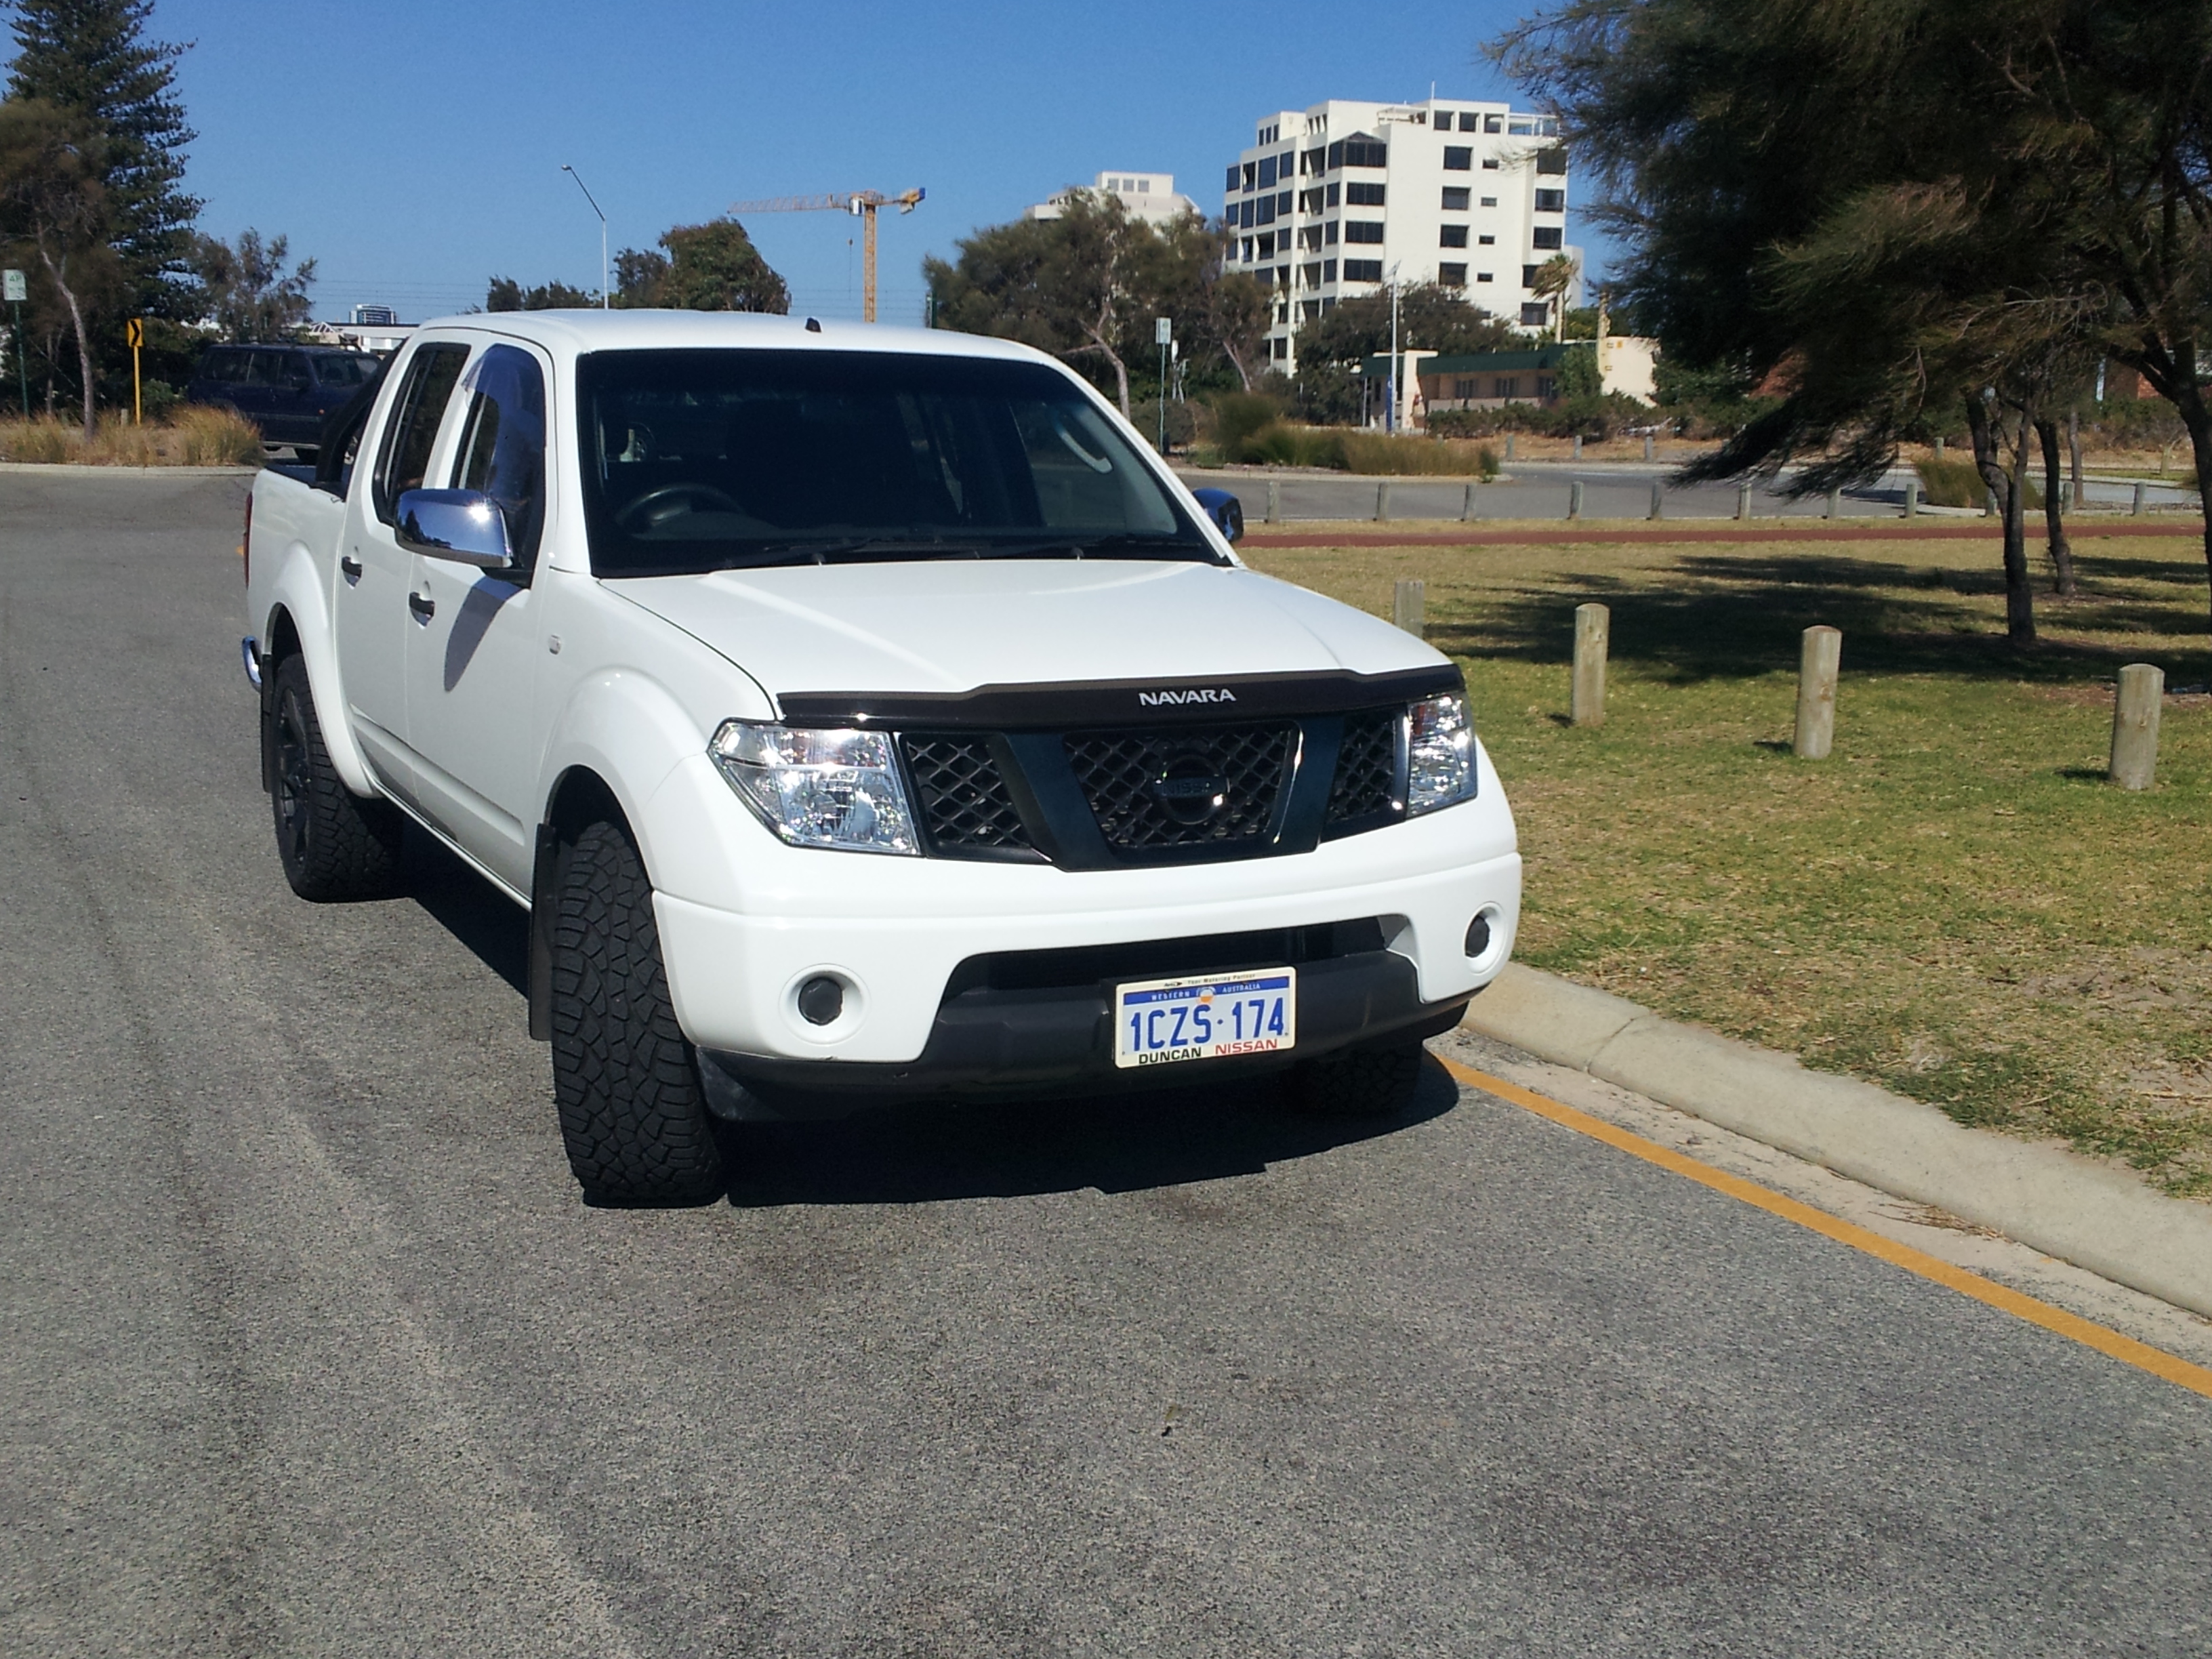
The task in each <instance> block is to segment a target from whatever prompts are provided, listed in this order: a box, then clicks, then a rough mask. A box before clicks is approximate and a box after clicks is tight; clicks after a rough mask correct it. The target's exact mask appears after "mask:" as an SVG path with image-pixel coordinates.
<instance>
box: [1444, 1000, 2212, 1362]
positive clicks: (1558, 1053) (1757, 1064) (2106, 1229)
mask: <svg viewBox="0 0 2212 1659" xmlns="http://www.w3.org/2000/svg"><path fill="white" fill-rule="evenodd" d="M1462 1024H1463V1025H1464V1026H1465V1027H1466V1028H1467V1029H1468V1030H1471V1031H1477V1032H1480V1033H1481V1034H1482V1035H1483V1036H1487V1037H1492V1038H1494V1039H1496V1040H1497V1041H1498V1042H1505V1043H1510V1044H1511V1045H1512V1046H1513V1047H1515V1048H1522V1049H1526V1050H1527V1051H1528V1053H1530V1054H1534V1055H1536V1056H1538V1057H1539V1058H1540V1059H1543V1060H1550V1061H1552V1062H1553V1063H1554V1064H1555V1065H1561V1066H1574V1067H1576V1068H1577V1069H1578V1070H1581V1071H1586V1072H1588V1073H1590V1074H1591V1075H1592V1076H1594V1077H1598V1078H1601V1079H1604V1080H1605V1081H1606V1082H1607V1083H1612V1084H1615V1085H1619V1086H1620V1087H1621V1088H1624V1089H1632V1090H1633V1091H1636V1092H1637V1093H1638V1094H1640V1095H1644V1096H1646V1097H1649V1098H1650V1099H1653V1100H1656V1101H1658V1102H1660V1103H1662V1104H1664V1105H1668V1106H1672V1107H1674V1108H1675V1109H1677V1110H1680V1111H1684V1112H1687V1113H1689V1114H1690V1115H1692V1116H1693V1117H1701V1118H1704V1119H1705V1121H1708V1122H1711V1123H1717V1124H1719V1125H1720V1126H1721V1127H1723V1128H1726V1129H1732V1130H1734V1131H1735V1133H1738V1134H1741V1135H1748V1136H1749V1137H1750V1138H1751V1139H1753V1140H1758V1141H1763V1142H1765V1144H1766V1145H1767V1146H1776V1147H1779V1148H1780V1149H1781V1150H1782V1151H1784V1152H1790V1153H1792V1154H1794V1155H1795V1156H1796V1157H1798V1158H1805V1159H1807V1160H1808V1161H1810V1162H1812V1163H1814V1164H1820V1165H1822V1166H1824V1167H1826V1168H1827V1169H1830V1170H1834V1171H1835V1172H1836V1173H1837V1174H1838V1175H1842V1176H1850V1178H1851V1179H1852V1180H1854V1181H1861V1182H1865V1183H1867V1184H1868V1185H1869V1186H1871V1187H1878V1188H1881V1190H1883V1191H1884V1192H1887V1193H1893V1194H1896V1195H1897V1196H1898V1197H1899V1198H1905V1199H1911V1200H1913V1201H1915V1202H1916V1203H1921V1204H1929V1205H1933V1206H1936V1208H1938V1209H1941V1210H1947V1211H1948V1212H1950V1213H1951V1214H1953V1215H1955V1216H1957V1217H1959V1218H1960V1219H1962V1220H1966V1221H1971V1222H1972V1223H1974V1224H1975V1225H1978V1226H1984V1227H1992V1228H1995V1229H1996V1231H1999V1232H2001V1233H2003V1234H2005V1235H2006V1236H2007V1237H2011V1238H2015V1239H2017V1240H2019V1241H2020V1242H2021V1243H2023V1244H2027V1245H2029V1246H2031V1247H2032V1248H2033V1249H2039V1250H2041V1251H2042V1252H2043V1253H2044V1254H2045V1255H2053V1256H2057V1257H2058V1258H2059V1259H2060V1260H2062V1261H2071V1262H2073V1263H2074V1264H2075V1266H2077V1267H2087V1269H2088V1270H2089V1271H2090V1272H2092V1273H2097V1274H2099V1275H2100V1276H2102V1277H2103V1278H2106V1279H2112V1281H2114V1282H2115V1283H2117V1284H2121V1285H2127V1286H2129V1287H2130V1289H2133V1290H2138V1291H2142V1292H2143V1293H2144V1294H2145V1295H2148V1296H2154V1297H2158V1298H2159V1299H2160V1301H2162V1302H2169V1303H2172V1304H2174V1305H2175V1306H2176V1307H2180V1308H2186V1309H2188V1310H2190V1311H2191V1313H2195V1314H2197V1315H2200V1316H2203V1317H2204V1318H2208V1319H2212V1209H2206V1208H2203V1207H2200V1206H2197V1205H2194V1204H2189V1203H2185V1202H2183V1201H2182V1200H2179V1199H2171V1198H2165V1197H2161V1196H2160V1194H2156V1193H2154V1192H2152V1191H2150V1190H2149V1189H2148V1188H2146V1187H2144V1186H2143V1185H2142V1183H2141V1182H2138V1181H2136V1179H2135V1178H2133V1177H2132V1176H2129V1175H2127V1174H2126V1173H2125V1172H2124V1171H2122V1170H2115V1169H2112V1168H2110V1167H2108V1166H2107V1165H2105V1164H2098V1163H2095V1162H2093V1161H2092V1160H2090V1159H2088V1158H2078V1157H2076V1156H2075V1155H2074V1154H2073V1153H2071V1152H2062V1151H2059V1150H2057V1149H2056V1148H2053V1147H2050V1146H2034V1145H2031V1144H2029V1143H2027V1142H2024V1141H2014V1140H2008V1139H2004V1138H2003V1137H2002V1136H1998V1135H1993V1134H1986V1133H1982V1132H1981V1131H1979V1130H1975V1129H1968V1128H1963V1127H1960V1125H1958V1124H1956V1123H1954V1122H1953V1121H1951V1120H1950V1119H1949V1118H1948V1117H1946V1116H1945V1115H1943V1114H1942V1112H1940V1111H1938V1110H1936V1108H1934V1107H1932V1106H1924V1105H1923V1104H1921V1103H1919V1102H1918V1101H1917V1100H1907V1099H1905V1097H1903V1096H1901V1095H1893V1094H1892V1093H1890V1092H1889V1091H1887V1089H1878V1088H1876V1087H1875V1086H1874V1085H1872V1084H1869V1083H1859V1082H1856V1081H1854V1080H1853V1079H1850V1078H1844V1077H1835V1076H1832V1075H1830V1074H1828V1073H1823V1072H1809V1071H1807V1070H1806V1069H1805V1068H1804V1067H1803V1066H1801V1065H1799V1064H1798V1063H1797V1061H1796V1059H1795V1058H1793V1057H1792V1056H1790V1055H1787V1054H1776V1053H1774V1052H1773V1051H1771V1050H1770V1049H1765V1048H1753V1047H1752V1046H1750V1045H1749V1044H1747V1043H1741V1042H1731V1041H1729V1039H1728V1038H1726V1037H1722V1036H1714V1035H1712V1034H1711V1033H1710V1032H1706V1031H1700V1030H1694V1029H1693V1028H1692V1027H1690V1026H1687V1025H1681V1024H1676V1023H1675V1022H1674V1021H1672V1020H1668V1019H1662V1018H1660V1017H1659V1016H1658V1015H1656V1014H1655V1013H1653V1012H1651V1011H1650V1009H1648V1008H1643V1007H1639V1006H1637V1005H1636V1004H1635V1003H1632V1002H1628V1001H1626V1000H1622V999H1621V998H1620V997H1616V996H1610V995H1607V994H1606V993H1605V992H1603V991H1594V990H1591V989H1589V987H1587V986H1581V985H1576V984H1573V983H1571V982H1570V981H1566V980H1564V979H1561V978H1559V977H1558V976H1557V975H1553V974H1547V973H1544V972H1542V971H1541V970H1540V969H1534V968H1526V967H1523V966H1522V965H1521V964H1520V963H1510V964H1508V966H1507V967H1506V969H1505V971H1504V973H1502V974H1500V975H1498V979H1497V981H1495V982H1494V983H1493V984H1492V986H1491V987H1490V988H1489V989H1488V990H1486V991H1485V992H1484V993H1483V994H1481V995H1480V996H1479V997H1477V998H1476V999H1475V1000H1474V1002H1473V1003H1472V1004H1471V1005H1470V1006H1468V1012H1467V1018H1466V1019H1465V1020H1463V1021H1462Z"/></svg>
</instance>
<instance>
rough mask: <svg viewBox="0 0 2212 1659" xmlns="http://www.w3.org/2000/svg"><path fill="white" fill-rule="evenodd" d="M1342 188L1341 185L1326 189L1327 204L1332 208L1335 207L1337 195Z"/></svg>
mask: <svg viewBox="0 0 2212 1659" xmlns="http://www.w3.org/2000/svg"><path fill="white" fill-rule="evenodd" d="M1343 188H1344V186H1343V185H1330V186H1329V187H1328V204H1329V205H1330V206H1331V207H1334V206H1335V205H1336V203H1337V197H1338V194H1339V193H1340V191H1342V190H1343Z"/></svg>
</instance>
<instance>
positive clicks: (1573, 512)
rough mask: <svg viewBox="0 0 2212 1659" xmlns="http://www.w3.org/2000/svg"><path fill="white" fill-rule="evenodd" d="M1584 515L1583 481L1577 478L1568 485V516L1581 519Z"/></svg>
mask: <svg viewBox="0 0 2212 1659" xmlns="http://www.w3.org/2000/svg"><path fill="white" fill-rule="evenodd" d="M1582 515H1583V481H1582V480H1581V479H1580V478H1577V479H1576V480H1575V481H1574V482H1573V483H1570V484H1569V485H1568V486H1567V516H1568V517H1569V518H1571V519H1579V518H1581V517H1582Z"/></svg>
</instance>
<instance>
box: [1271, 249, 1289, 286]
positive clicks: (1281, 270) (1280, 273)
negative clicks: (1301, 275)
mask: <svg viewBox="0 0 2212 1659" xmlns="http://www.w3.org/2000/svg"><path fill="white" fill-rule="evenodd" d="M1283 252H1285V253H1288V252H1290V249H1289V248H1287V247H1285V249H1284V250H1283ZM1275 286H1276V287H1277V288H1279V289H1285V290H1286V291H1287V290H1288V289H1289V288H1290V286H1291V268H1290V267H1289V266H1288V265H1277V266H1276V267H1275Z"/></svg>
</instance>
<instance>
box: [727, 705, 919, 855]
mask: <svg viewBox="0 0 2212 1659" xmlns="http://www.w3.org/2000/svg"><path fill="white" fill-rule="evenodd" d="M707 752H708V754H710V755H712V756H713V757H714V764H715V765H717V766H719V767H720V768H721V769H722V775H723V776H724V777H726V778H727V779H728V780H729V781H730V787H731V788H732V789H734V790H736V791H737V792H738V799H739V800H741V801H743V802H744V804H745V805H748V806H750V807H751V808H752V810H753V811H754V813H755V815H756V816H757V817H759V819H760V821H761V822H762V823H765V824H766V825H768V827H769V829H773V830H775V833H776V834H777V835H779V836H782V837H783V838H784V840H786V841H787V842H790V843H791V844H792V845H793V847H832V848H839V849H841V850H842V851H845V852H850V853H912V854H918V853H920V852H921V846H920V844H919V843H918V842H917V841H916V840H915V828H914V812H913V810H912V808H910V807H909V806H908V805H907V799H906V786H905V784H904V783H902V782H901V781H900V779H899V773H898V763H897V760H896V757H894V756H893V754H892V753H891V738H890V733H889V732H853V731H843V730H819V729H811V728H808V727H804V726H774V725H769V724H768V723H767V722H765V721H759V720H724V721H723V722H722V725H721V729H720V730H719V731H717V732H715V733H714V741H713V742H712V743H711V744H708V746H707Z"/></svg>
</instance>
